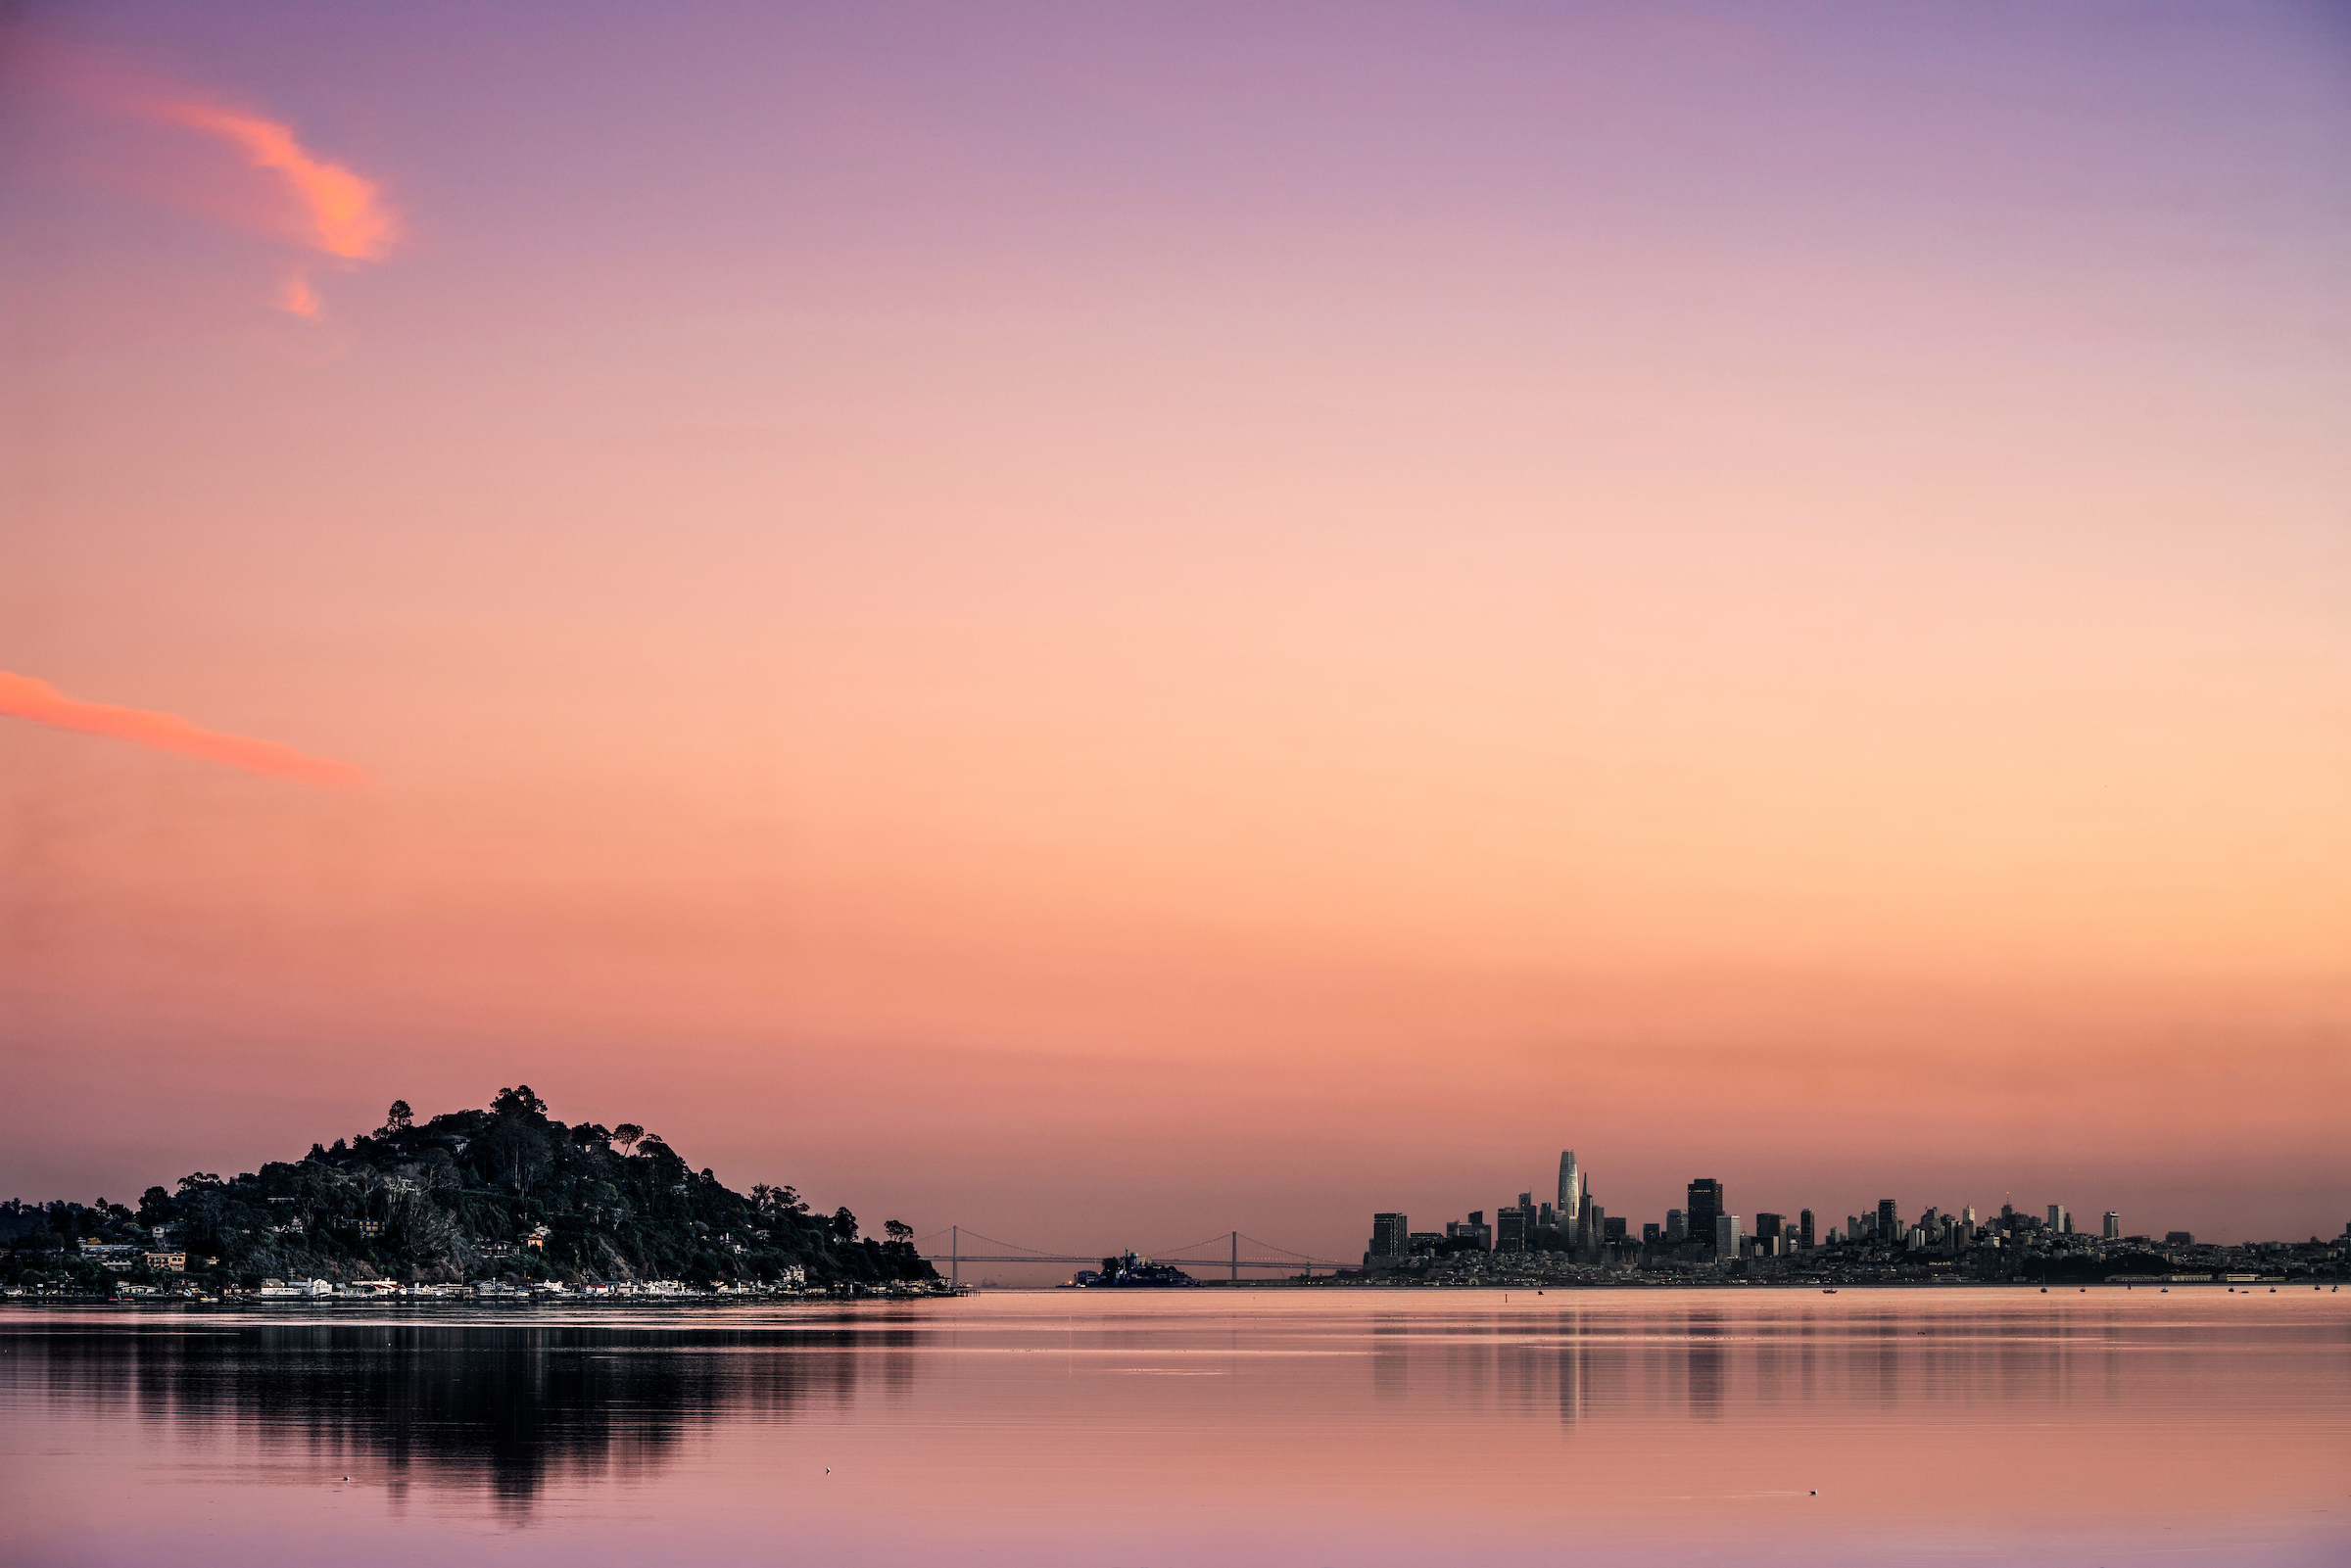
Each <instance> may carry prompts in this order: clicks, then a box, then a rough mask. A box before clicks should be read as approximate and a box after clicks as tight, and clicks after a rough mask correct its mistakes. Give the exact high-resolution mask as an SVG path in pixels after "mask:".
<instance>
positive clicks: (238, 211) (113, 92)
mask: <svg viewBox="0 0 2351 1568" xmlns="http://www.w3.org/2000/svg"><path fill="white" fill-rule="evenodd" d="M0 4H4V0H0ZM12 43H13V47H14V56H13V59H8V60H6V61H4V62H0V63H9V64H13V65H14V66H15V67H16V68H17V70H16V71H15V72H14V74H15V78H16V80H17V81H18V82H21V83H23V84H24V85H27V86H29V87H31V88H33V89H35V90H38V91H45V92H47V93H50V94H53V95H56V96H58V97H61V98H63V99H65V100H67V101H70V102H72V103H75V104H79V105H81V106H84V107H86V108H89V109H94V110H96V111H98V112H99V113H101V114H104V115H106V116H108V117H110V118H115V119H130V120H143V121H146V122H148V123H150V124H153V125H158V126H165V127H168V128H169V129H170V131H171V132H172V133H173V138H174V140H178V141H182V142H185V143H186V144H187V145H188V146H190V147H193V146H195V145H197V144H196V143H194V142H190V141H188V139H187V137H186V133H187V132H190V131H193V132H195V133H196V134H197V135H198V136H200V137H202V138H204V139H205V140H207V141H210V142H211V143H213V144H215V145H216V146H224V147H226V148H227V149H229V150H230V151H231V152H233V154H235V155H236V159H237V164H241V165H242V168H239V167H238V166H237V164H229V163H225V162H222V161H219V160H216V159H211V158H191V157H187V156H185V155H183V154H180V153H177V152H175V151H173V150H171V149H169V148H166V147H158V146H152V145H149V146H144V147H142V146H141V145H140V144H139V143H138V142H136V141H132V142H127V143H122V144H120V145H117V146H114V147H112V148H110V150H109V151H108V153H107V154H105V155H103V157H104V158H105V159H106V160H111V163H102V165H101V167H103V168H104V170H105V172H104V173H103V174H102V175H101V177H103V178H107V179H110V180H111V181H113V182H115V183H119V184H120V185H123V186H126V187H128V188H132V189H139V190H143V191H145V192H146V193H148V194H151V195H154V196H158V197H161V198H162V199H163V200H166V201H168V202H171V203H173V204H175V205H180V206H186V207H190V208H193V209H195V210H196V211H199V212H202V213H204V214H207V215H208V216H211V217H213V218H215V219H216V220H219V221H224V222H228V223H231V224H233V225H235V226H238V227H244V228H255V229H260V230H262V231H264V232H266V233H268V234H270V235H272V236H274V237H277V238H280V239H284V240H290V241H292V242H293V243H294V244H296V245H298V246H300V247H301V248H302V249H303V250H305V251H308V252H311V253H312V254H313V255H315V256H319V257H323V258H328V259H331V261H333V262H335V263H340V264H341V265H343V266H346V267H349V266H356V265H360V264H361V263H365V262H369V261H382V260H383V259H384V258H386V257H387V256H390V255H391V254H392V252H393V251H394V249H395V248H396V247H397V246H398V244H399V242H400V240H401V238H402V234H403V229H404V220H403V216H402V214H401V213H400V212H399V211H398V209H396V208H395V207H394V206H393V205H392V204H391V202H390V201H388V200H387V199H386V196H385V193H384V190H383V187H382V185H381V184H380V183H378V182H377V181H376V180H374V179H371V178H369V177H368V176H366V175H364V174H361V173H360V172H359V171H358V170H356V169H354V168H352V167H351V166H348V165H346V164H342V163H338V162H336V161H335V160H333V159H331V158H327V157H324V156H322V155H320V154H319V153H317V152H315V151H313V150H312V149H311V148H310V147H308V146H306V145H305V144H304V142H303V140H302V138H301V137H300V136H299V135H298V134H297V133H296V131H295V129H294V127H293V125H292V124H290V123H288V122H286V121H284V120H282V119H274V118H272V117H271V116H269V115H267V114H264V113H261V112H259V111H257V110H254V109H251V108H248V107H244V106H240V105H238V104H236V103H234V102H233V101H228V100H225V99H223V98H222V97H221V96H219V95H217V94H215V93H211V92H206V91H202V90H198V89H194V88H191V87H190V86H189V85H188V84H186V83H185V82H182V81H177V80H174V79H172V78H170V77H169V76H167V75H165V74H163V73H161V72H159V71H155V70H153V69H151V68H149V67H146V66H143V65H141V64H139V63H137V62H135V61H132V60H130V59H128V58H125V57H123V56H120V55H118V54H115V53H112V52H107V51H100V50H93V49H90V48H87V47H85V46H79V45H75V44H71V43H67V42H65V41H62V40H60V39H56V38H52V37H47V36H45V35H43V34H41V33H39V32H37V31H36V32H32V33H24V34H21V35H20V36H17V37H16V38H14V39H13V40H12ZM277 304H278V306H279V307H280V308H281V309H285V310H287V311H289V312H291V313H292V314H295V315H298V316H305V317H313V316H316V315H318V314H319V313H320V311H321V306H322V302H321V300H320V298H319V296H318V293H317V291H316V289H314V288H313V287H312V283H311V279H310V275H309V273H308V270H307V269H305V270H298V271H296V272H295V273H294V275H293V277H292V278H291V280H290V281H289V282H288V283H287V284H286V285H285V286H284V287H283V288H282V289H281V290H280V291H279V293H278V296H277Z"/></svg>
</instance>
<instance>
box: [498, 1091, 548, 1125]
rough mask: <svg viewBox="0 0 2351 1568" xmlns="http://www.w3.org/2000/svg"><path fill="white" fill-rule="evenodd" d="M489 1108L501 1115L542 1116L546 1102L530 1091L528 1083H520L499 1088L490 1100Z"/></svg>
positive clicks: (544, 1114) (544, 1112)
mask: <svg viewBox="0 0 2351 1568" xmlns="http://www.w3.org/2000/svg"><path fill="white" fill-rule="evenodd" d="M490 1109H491V1110H493V1111H495V1112H497V1113H498V1114H499V1115H500V1116H502V1117H544V1116H546V1115H547V1102H546V1101H545V1100H542V1099H540V1098H539V1097H538V1096H537V1095H535V1094H533V1093H531V1086H530V1085H529V1084H527V1083H520V1084H516V1085H515V1086H514V1087H513V1088H511V1089H501V1090H499V1091H498V1095H497V1097H496V1098H495V1099H493V1100H492V1101H491V1102H490Z"/></svg>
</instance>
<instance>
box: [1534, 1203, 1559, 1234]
mask: <svg viewBox="0 0 2351 1568" xmlns="http://www.w3.org/2000/svg"><path fill="white" fill-rule="evenodd" d="M1558 1224H1559V1211H1558V1210H1556V1209H1554V1208H1552V1207H1551V1205H1549V1204H1544V1205H1541V1206H1540V1207H1538V1208H1537V1209H1536V1211H1535V1228H1536V1229H1537V1230H1551V1229H1554V1228H1555V1227H1557V1226H1558Z"/></svg>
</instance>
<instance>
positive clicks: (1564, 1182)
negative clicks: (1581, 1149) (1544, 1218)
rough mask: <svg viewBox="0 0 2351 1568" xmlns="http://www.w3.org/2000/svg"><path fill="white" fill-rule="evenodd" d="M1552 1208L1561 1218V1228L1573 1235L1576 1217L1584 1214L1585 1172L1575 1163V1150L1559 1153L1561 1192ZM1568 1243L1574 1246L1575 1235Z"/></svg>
mask: <svg viewBox="0 0 2351 1568" xmlns="http://www.w3.org/2000/svg"><path fill="white" fill-rule="evenodd" d="M1552 1207H1553V1210H1554V1211H1555V1212H1557V1213H1558V1214H1559V1228H1560V1229H1561V1230H1564V1231H1568V1232H1571V1233H1572V1232H1573V1230H1574V1228H1575V1216H1576V1215H1578V1214H1580V1213H1582V1212H1584V1171H1583V1167H1582V1166H1581V1165H1579V1164H1576V1163H1575V1151H1574V1150H1573V1149H1562V1150H1561V1151H1559V1197H1558V1199H1557V1201H1556V1202H1555V1203H1554V1204H1553V1206H1552ZM1567 1241H1568V1245H1570V1246H1573V1245H1574V1243H1575V1237H1574V1236H1573V1234H1570V1235H1569V1236H1568V1238H1567Z"/></svg>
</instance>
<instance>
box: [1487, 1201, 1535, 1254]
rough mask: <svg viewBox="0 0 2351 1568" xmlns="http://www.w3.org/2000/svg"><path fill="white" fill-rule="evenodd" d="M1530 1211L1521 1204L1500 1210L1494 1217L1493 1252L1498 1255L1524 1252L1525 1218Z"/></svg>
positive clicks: (1525, 1242) (1525, 1238)
mask: <svg viewBox="0 0 2351 1568" xmlns="http://www.w3.org/2000/svg"><path fill="white" fill-rule="evenodd" d="M1529 1212H1530V1211H1529V1210H1528V1209H1527V1208H1526V1206H1524V1205H1523V1204H1520V1205H1513V1206H1512V1207H1511V1208H1509V1209H1505V1210H1502V1211H1501V1212H1498V1213H1496V1214H1495V1216H1494V1250H1495V1251H1496V1252H1498V1253H1522V1252H1525V1251H1526V1245H1527V1234H1526V1230H1527V1226H1526V1217H1527V1214H1528V1213H1529Z"/></svg>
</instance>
